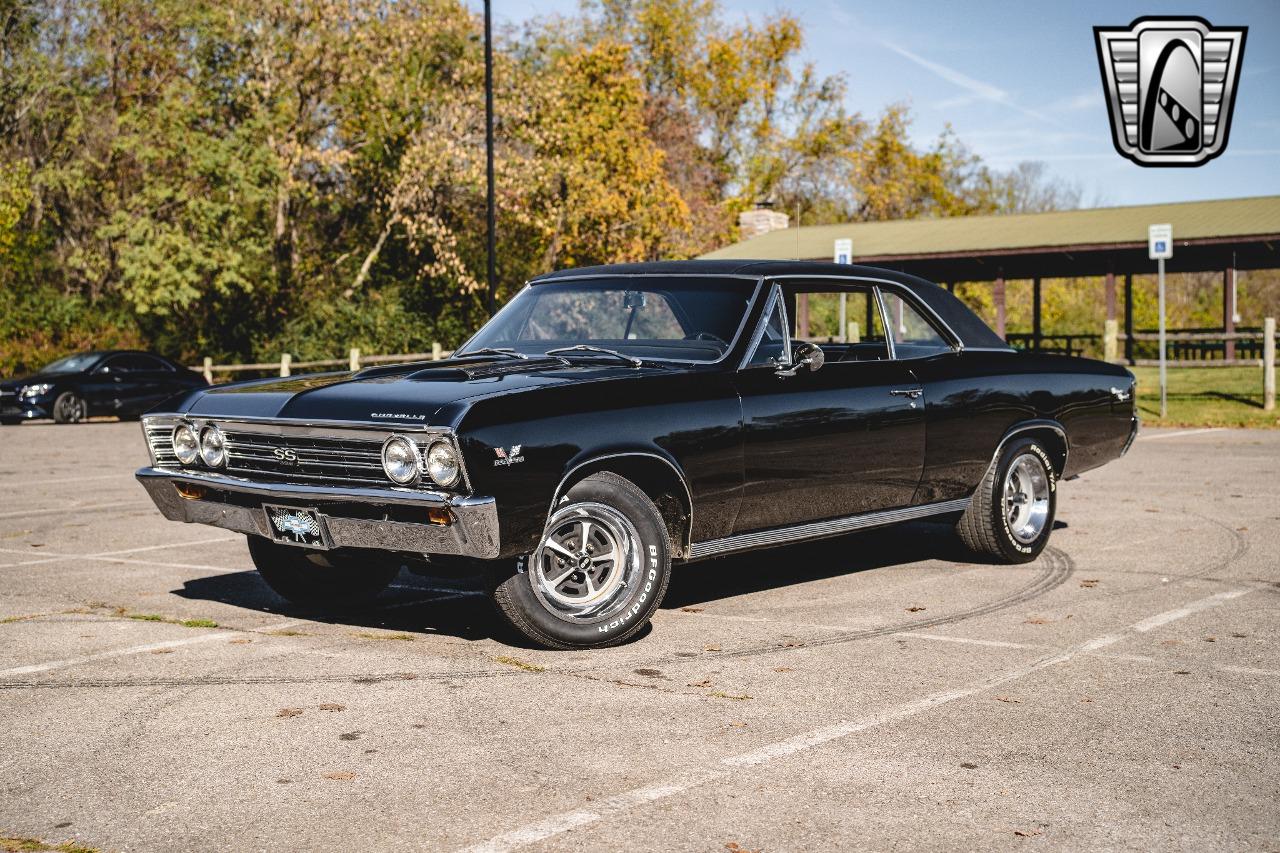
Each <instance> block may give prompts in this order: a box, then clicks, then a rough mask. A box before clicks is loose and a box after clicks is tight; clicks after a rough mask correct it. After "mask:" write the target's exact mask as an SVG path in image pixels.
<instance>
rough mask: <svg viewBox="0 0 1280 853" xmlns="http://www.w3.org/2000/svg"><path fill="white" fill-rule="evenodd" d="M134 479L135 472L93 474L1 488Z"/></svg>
mask: <svg viewBox="0 0 1280 853" xmlns="http://www.w3.org/2000/svg"><path fill="white" fill-rule="evenodd" d="M126 477H127V478H129V479H130V480H132V479H133V472H132V471H130V472H127V473H125V472H121V473H118V474H93V475H90V476H86V477H58V478H55V479H53V480H20V481H18V482H16V483H0V486H6V487H12V486H56V485H61V484H63V483H84V482H86V481H88V480H122V479H124V478H126Z"/></svg>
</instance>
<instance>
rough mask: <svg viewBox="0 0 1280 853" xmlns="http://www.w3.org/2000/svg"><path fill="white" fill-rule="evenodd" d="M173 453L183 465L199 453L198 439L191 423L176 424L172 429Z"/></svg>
mask: <svg viewBox="0 0 1280 853" xmlns="http://www.w3.org/2000/svg"><path fill="white" fill-rule="evenodd" d="M173 455H174V456H176V457H178V461H179V462H180V463H182V464H183V465H190V464H191V463H192V462H195V461H196V457H197V456H199V455H200V440H199V439H198V438H196V431H195V430H194V429H192V428H191V424H178V425H177V427H175V428H174V430H173Z"/></svg>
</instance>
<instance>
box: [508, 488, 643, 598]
mask: <svg viewBox="0 0 1280 853" xmlns="http://www.w3.org/2000/svg"><path fill="white" fill-rule="evenodd" d="M530 574H531V577H530V579H531V581H532V582H533V585H534V592H535V593H536V594H537V596H538V598H539V599H541V600H542V602H543V604H544V605H545V606H546V607H547V608H548V609H549V610H551V611H553V612H555V613H558V614H560V615H562V616H565V617H568V618H571V619H599V618H604V617H607V616H611V615H612V614H613V613H614V612H616V611H617V610H618V609H619V608H620V606H621V604H622V602H623V601H624V600H625V598H626V593H627V590H628V588H629V587H630V586H631V585H632V584H634V583H635V580H636V577H637V576H638V575H639V574H640V550H639V535H638V534H637V533H636V529H635V527H634V525H632V524H631V522H629V521H627V519H626V517H625V516H623V515H622V514H621V513H620V512H618V511H617V510H615V509H612V508H610V507H608V506H605V505H604V504H601V503H595V502H593V501H584V502H582V503H576V504H571V505H569V506H566V507H564V508H563V509H561V510H559V511H558V512H556V513H555V514H554V515H552V516H551V519H550V521H549V522H548V524H547V532H546V534H545V535H544V536H543V539H542V544H541V545H539V546H538V550H537V552H536V553H535V554H534V556H533V559H532V561H531V563H530Z"/></svg>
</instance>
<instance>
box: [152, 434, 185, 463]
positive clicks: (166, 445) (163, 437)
mask: <svg viewBox="0 0 1280 853" xmlns="http://www.w3.org/2000/svg"><path fill="white" fill-rule="evenodd" d="M146 434H147V444H148V445H150V447H151V458H152V459H153V460H155V466H156V467H157V468H179V467H181V466H180V465H178V457H177V456H175V455H174V452H173V424H158V425H156V426H150V425H148V426H147V427H146Z"/></svg>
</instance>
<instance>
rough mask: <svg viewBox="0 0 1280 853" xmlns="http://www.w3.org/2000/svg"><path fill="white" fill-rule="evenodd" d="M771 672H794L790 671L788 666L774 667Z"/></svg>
mask: <svg viewBox="0 0 1280 853" xmlns="http://www.w3.org/2000/svg"><path fill="white" fill-rule="evenodd" d="M773 671H774V672H793V671H794V670H792V669H791V667H789V666H775V667H774V668H773Z"/></svg>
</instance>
